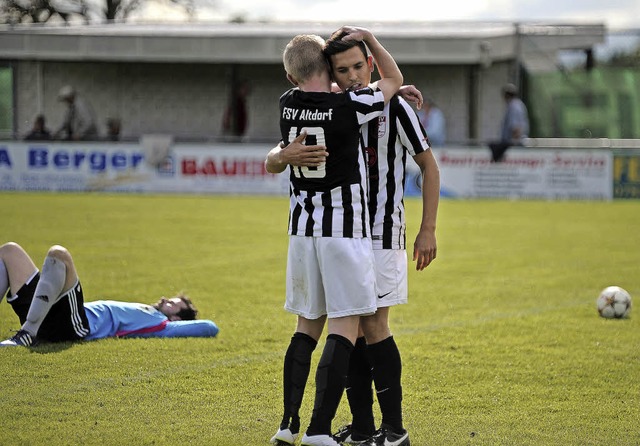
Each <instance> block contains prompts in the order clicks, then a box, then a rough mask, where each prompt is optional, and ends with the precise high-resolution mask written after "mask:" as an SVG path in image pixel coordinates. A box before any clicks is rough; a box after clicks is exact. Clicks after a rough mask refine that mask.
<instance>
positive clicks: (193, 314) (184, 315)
mask: <svg viewBox="0 0 640 446" xmlns="http://www.w3.org/2000/svg"><path fill="white" fill-rule="evenodd" d="M176 297H179V298H180V300H181V301H182V302H184V303H185V304H186V305H187V308H183V309H182V310H180V311H178V313H176V316H178V317H179V318H180V320H183V321H193V320H195V319H197V318H198V310H197V309H196V307H195V305H193V302H191V299H189V297H188V296H187V295H185V294H178V295H177V296H176Z"/></svg>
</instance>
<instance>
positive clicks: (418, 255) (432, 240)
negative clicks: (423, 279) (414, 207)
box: [413, 230, 438, 271]
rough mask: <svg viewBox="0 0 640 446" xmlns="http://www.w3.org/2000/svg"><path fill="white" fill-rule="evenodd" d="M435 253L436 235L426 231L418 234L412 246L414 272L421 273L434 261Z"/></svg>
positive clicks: (436, 249)
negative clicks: (414, 263) (414, 264)
mask: <svg viewBox="0 0 640 446" xmlns="http://www.w3.org/2000/svg"><path fill="white" fill-rule="evenodd" d="M437 251H438V247H437V244H436V234H435V233H434V232H432V231H428V230H422V231H420V232H418V235H417V236H416V241H415V243H414V244H413V260H414V261H415V262H416V271H422V270H423V269H425V268H426V267H427V266H429V265H430V264H431V262H433V261H434V260H435V258H436V254H437Z"/></svg>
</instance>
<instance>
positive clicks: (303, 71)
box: [282, 34, 329, 82]
mask: <svg viewBox="0 0 640 446" xmlns="http://www.w3.org/2000/svg"><path fill="white" fill-rule="evenodd" d="M323 47H324V39H323V38H322V37H320V36H317V35H315V34H299V35H297V36H295V37H294V38H293V39H291V41H290V42H289V43H288V44H287V46H286V48H285V49H284V53H283V54H282V61H283V63H284V69H285V71H286V72H287V74H288V75H289V76H291V77H292V78H293V80H295V81H296V82H304V81H306V80H308V79H310V78H312V77H313V76H314V75H316V74H319V73H322V72H323V71H328V70H329V65H328V63H327V59H326V57H325V56H324V53H323V52H322V49H323Z"/></svg>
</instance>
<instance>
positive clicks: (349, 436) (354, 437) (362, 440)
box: [333, 424, 375, 446]
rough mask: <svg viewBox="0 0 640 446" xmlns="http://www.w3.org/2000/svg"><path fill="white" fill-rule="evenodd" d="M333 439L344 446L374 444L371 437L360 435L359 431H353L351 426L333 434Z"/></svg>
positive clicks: (373, 445)
mask: <svg viewBox="0 0 640 446" xmlns="http://www.w3.org/2000/svg"><path fill="white" fill-rule="evenodd" d="M333 439H334V440H335V441H337V442H338V443H340V444H341V445H343V446H367V445H369V444H371V445H372V446H375V443H372V442H371V441H370V440H371V437H368V436H366V435H360V434H359V433H358V432H357V431H354V430H353V429H351V425H350V424H348V425H346V426H342V427H341V428H340V430H339V431H338V432H336V433H335V434H333Z"/></svg>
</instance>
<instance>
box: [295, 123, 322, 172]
mask: <svg viewBox="0 0 640 446" xmlns="http://www.w3.org/2000/svg"><path fill="white" fill-rule="evenodd" d="M303 132H306V133H307V139H305V143H306V142H307V141H308V140H309V137H310V136H311V137H315V140H316V144H317V145H319V146H325V147H326V143H325V138H324V129H323V128H322V127H302V128H301V129H300V131H299V132H298V129H297V128H296V127H291V130H289V141H293V140H294V139H296V137H297V136H298V135H300V133H303ZM291 167H292V168H293V174H294V175H295V176H296V178H324V177H325V176H326V170H325V167H326V163H322V164H320V165H319V166H315V167H307V166H291Z"/></svg>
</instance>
